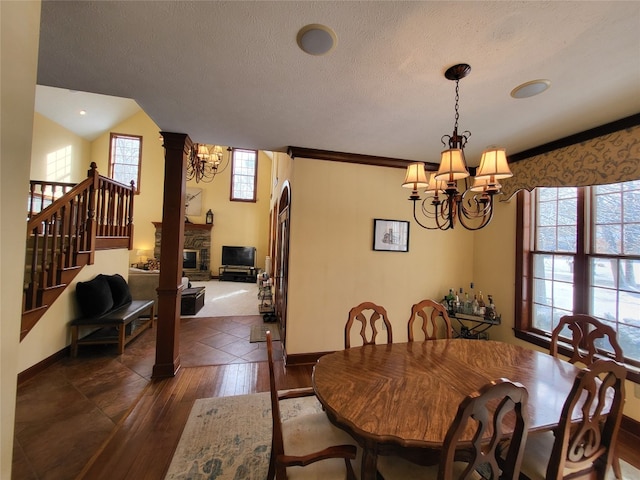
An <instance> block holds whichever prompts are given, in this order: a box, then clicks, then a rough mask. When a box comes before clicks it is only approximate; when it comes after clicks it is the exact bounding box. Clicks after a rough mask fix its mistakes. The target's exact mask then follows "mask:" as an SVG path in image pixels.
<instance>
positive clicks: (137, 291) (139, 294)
mask: <svg viewBox="0 0 640 480" xmlns="http://www.w3.org/2000/svg"><path fill="white" fill-rule="evenodd" d="M127 283H128V284H129V291H130V292H131V298H133V299H134V300H145V299H149V298H153V299H154V301H155V304H154V305H155V306H156V307H157V305H158V291H157V290H158V285H159V283H160V270H142V269H140V268H133V267H132V268H130V269H129V279H128V280H127ZM189 284H190V282H189V278H188V277H182V288H183V290H184V289H185V288H189ZM156 311H157V308H156Z"/></svg>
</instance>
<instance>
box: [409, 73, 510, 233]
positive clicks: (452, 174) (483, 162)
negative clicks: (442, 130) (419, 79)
mask: <svg viewBox="0 0 640 480" xmlns="http://www.w3.org/2000/svg"><path fill="white" fill-rule="evenodd" d="M469 72H471V67H470V66H469V65H467V64H466V63H462V64H459V65H454V66H452V67H450V68H448V69H447V71H446V72H445V74H444V76H445V78H447V80H454V81H455V82H456V105H455V123H454V126H453V134H452V135H443V136H442V139H441V141H442V145H443V146H444V147H445V148H446V147H447V143H448V147H449V148H446V149H445V150H443V151H442V153H441V155H440V168H439V169H438V171H437V172H429V178H428V179H427V172H426V171H425V164H424V163H423V162H416V163H412V164H410V165H409V166H408V167H407V175H406V177H405V179H404V183H403V184H402V186H403V187H405V188H410V189H412V192H411V195H410V196H409V200H411V201H413V218H414V219H415V221H416V223H418V225H420V226H421V227H422V228H426V229H429V230H437V229H440V230H448V229H450V228H453V227H454V226H455V224H456V222H459V223H460V225H462V226H463V227H464V228H466V229H467V230H480V229H481V228H483V227H485V226H487V225H488V224H489V222H490V221H491V219H492V217H493V209H494V200H493V197H494V196H495V195H496V194H498V193H500V189H501V188H502V185H500V183H498V180H500V179H503V178H508V177H511V176H513V174H512V173H511V170H510V169H509V165H508V163H507V155H506V153H505V149H504V148H498V147H490V148H488V149H487V150H485V151H484V152H483V153H482V157H481V159H480V166H479V167H478V168H477V169H476V172H475V178H474V181H473V184H472V185H471V187H470V188H468V183H467V182H468V180H469V176H470V174H469V169H468V168H467V164H466V161H465V158H464V147H465V146H466V144H467V141H468V140H469V137H470V136H471V132H469V131H464V132H462V133H460V134H458V119H459V117H460V115H459V112H458V101H459V99H460V88H459V82H460V79H462V78H464V77H466V76H467V75H468V74H469ZM458 180H464V185H465V189H464V191H462V192H461V191H460V190H458ZM419 188H425V198H424V199H422V198H421V197H420V194H419V193H418V189H419ZM418 214H420V215H418ZM419 216H420V217H421V218H423V221H422V222H421V221H420V220H419V219H418V217H419Z"/></svg>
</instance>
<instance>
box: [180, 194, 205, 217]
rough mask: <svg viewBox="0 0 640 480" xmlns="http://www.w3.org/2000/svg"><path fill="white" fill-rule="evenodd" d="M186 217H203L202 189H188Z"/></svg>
mask: <svg viewBox="0 0 640 480" xmlns="http://www.w3.org/2000/svg"><path fill="white" fill-rule="evenodd" d="M184 207H185V215H187V216H188V215H194V216H196V217H197V216H200V215H202V189H201V188H194V187H187V192H186V196H185V205H184Z"/></svg>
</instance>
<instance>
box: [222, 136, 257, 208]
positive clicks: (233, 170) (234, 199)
mask: <svg viewBox="0 0 640 480" xmlns="http://www.w3.org/2000/svg"><path fill="white" fill-rule="evenodd" d="M236 152H251V153H253V154H254V155H255V168H254V169H253V196H252V197H251V198H237V197H235V196H234V188H233V187H234V185H235V182H236V177H237V176H238V177H240V176H242V177H248V176H249V175H244V174H239V173H236ZM230 177H231V179H230V188H229V201H231V202H249V203H256V202H257V197H258V151H257V150H252V149H250V148H234V149H232V152H231V175H230Z"/></svg>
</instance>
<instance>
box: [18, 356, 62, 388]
mask: <svg viewBox="0 0 640 480" xmlns="http://www.w3.org/2000/svg"><path fill="white" fill-rule="evenodd" d="M70 350H71V347H70V346H67V347H65V348H63V349H62V350H60V351H59V352H56V353H54V354H53V355H51V356H49V357H47V358H45V359H44V360H41V361H40V362H38V363H36V364H35V365H32V366H31V367H29V368H27V369H26V370H23V371H22V372H20V373H19V374H18V385H22V384H23V383H24V382H26V381H27V380H30V379H32V378H33V377H35V376H36V375H37V374H39V373H40V372H43V371H44V370H46V369H47V368H49V367H50V366H51V365H53V364H54V363H56V362H59V361H60V360H62V359H63V358H66V357H68V356H70V355H71V351H70Z"/></svg>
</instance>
